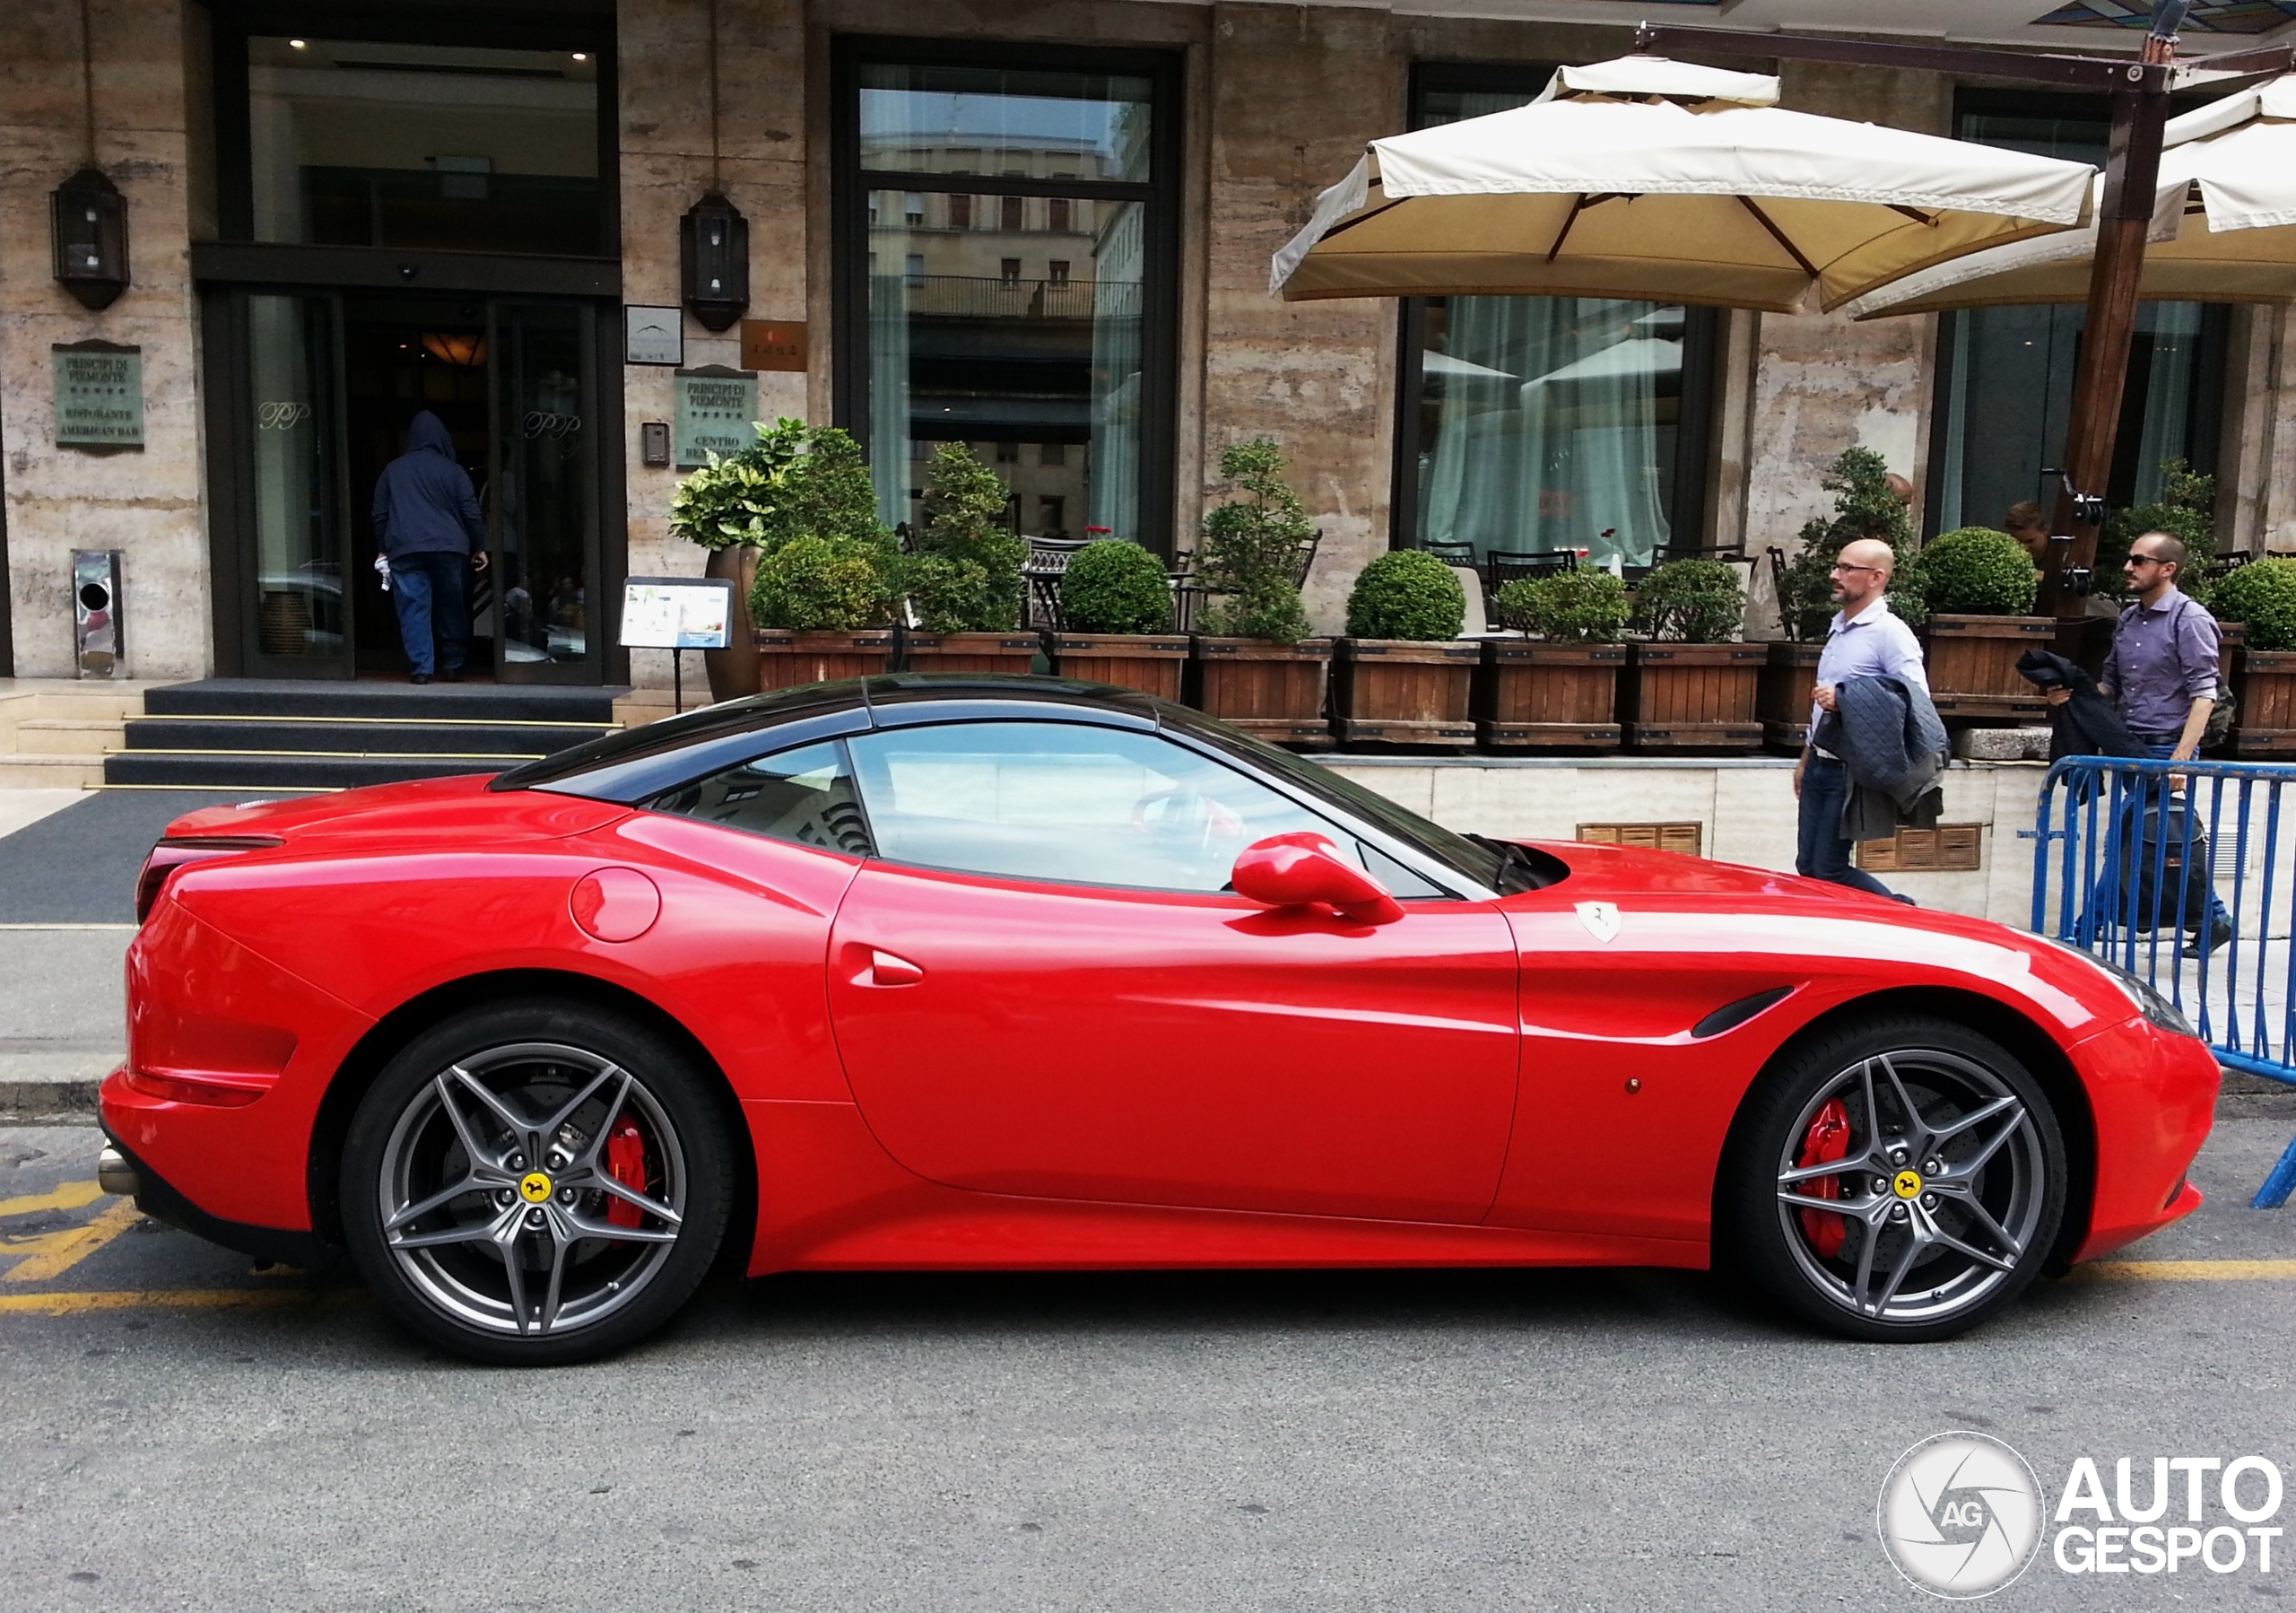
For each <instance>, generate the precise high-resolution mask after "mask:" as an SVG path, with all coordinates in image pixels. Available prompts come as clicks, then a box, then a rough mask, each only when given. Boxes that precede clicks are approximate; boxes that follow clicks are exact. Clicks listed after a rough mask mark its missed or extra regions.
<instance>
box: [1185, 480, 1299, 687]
mask: <svg viewBox="0 0 2296 1613" xmlns="http://www.w3.org/2000/svg"><path fill="white" fill-rule="evenodd" d="M1220 474H1221V475H1223V476H1225V477H1226V478H1227V479H1228V480H1230V481H1231V482H1233V483H1234V484H1236V485H1237V486H1238V487H1239V488H1240V489H1242V491H1243V493H1244V496H1243V497H1241V498H1239V499H1231V500H1230V501H1228V502H1226V503H1224V504H1222V505H1220V506H1219V507H1218V508H1216V509H1214V510H1209V511H1207V512H1206V513H1205V518H1204V541H1203V543H1202V544H1201V545H1199V547H1198V548H1197V551H1196V570H1197V573H1198V575H1199V576H1200V578H1201V579H1202V580H1203V583H1204V586H1205V590H1206V591H1207V592H1208V593H1210V594H1212V595H1213V596H1214V601H1213V605H1212V606H1210V607H1209V608H1208V609H1206V610H1205V613H1204V615H1203V619H1202V623H1201V625H1202V629H1203V631H1204V632H1206V633H1209V634H1211V635H1213V636H1214V637H1222V638H1230V637H1231V638H1239V639H1264V640H1266V641H1269V642H1271V643H1276V644H1293V643H1297V642H1298V641H1300V640H1301V639H1304V638H1306V637H1307V636H1308V612H1307V607H1306V606H1303V605H1301V604H1300V589H1299V585H1298V584H1297V583H1295V582H1293V581H1292V580H1291V572H1292V568H1293V567H1294V566H1296V565H1297V564H1298V563H1299V558H1300V549H1301V547H1302V546H1303V545H1306V543H1307V542H1308V540H1309V537H1311V536H1314V530H1315V529H1314V527H1311V526H1310V525H1309V521H1308V507H1307V506H1306V505H1305V504H1303V503H1301V502H1300V495H1299V494H1298V493H1294V492H1292V491H1291V486H1290V485H1289V484H1287V483H1286V482H1285V481H1284V480H1283V450H1282V449H1279V448H1277V447H1276V446H1275V444H1274V442H1272V441H1270V440H1267V439H1266V438H1264V437H1263V438H1257V439H1255V440H1252V441H1249V442H1238V443H1231V445H1229V446H1228V447H1227V448H1225V449H1222V450H1221V453H1220Z"/></svg>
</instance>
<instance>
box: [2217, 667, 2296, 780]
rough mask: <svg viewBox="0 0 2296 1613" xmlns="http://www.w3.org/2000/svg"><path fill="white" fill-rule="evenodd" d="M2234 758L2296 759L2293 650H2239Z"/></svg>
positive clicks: (2295, 689) (2233, 744)
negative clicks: (2267, 757) (2279, 757)
mask: <svg viewBox="0 0 2296 1613" xmlns="http://www.w3.org/2000/svg"><path fill="white" fill-rule="evenodd" d="M2235 659H2236V661H2237V662H2238V664H2239V672H2240V676H2239V684H2237V685H2236V688H2237V691H2238V699H2239V712H2238V714H2237V715H2236V717H2235V718H2234V727H2233V729H2232V742H2231V752H2232V754H2234V755H2235V756H2292V755H2296V650H2248V649H2242V650H2240V651H2239V654H2238V655H2237V657H2236V658H2235Z"/></svg>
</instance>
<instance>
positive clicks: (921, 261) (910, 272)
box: [903, 252, 925, 286]
mask: <svg viewBox="0 0 2296 1613" xmlns="http://www.w3.org/2000/svg"><path fill="white" fill-rule="evenodd" d="M903 262H904V263H906V264H907V266H908V267H907V268H906V269H905V270H904V272H903V278H905V279H906V280H907V281H908V282H909V284H910V285H911V286H921V285H923V284H924V283H925V254H924V253H922V252H911V253H909V256H908V257H906V258H905V259H903Z"/></svg>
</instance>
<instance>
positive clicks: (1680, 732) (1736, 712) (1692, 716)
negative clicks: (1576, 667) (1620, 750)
mask: <svg viewBox="0 0 2296 1613" xmlns="http://www.w3.org/2000/svg"><path fill="white" fill-rule="evenodd" d="M1769 662H1770V646H1769V645H1767V644H1636V645H1633V646H1631V653H1630V655H1629V656H1628V658H1627V676H1626V685H1625V689H1624V691H1623V693H1622V697H1621V699H1620V702H1619V715H1620V716H1621V717H1622V718H1624V719H1625V721H1626V742H1627V743H1628V744H1629V745H1648V746H1649V747H1651V748H1653V749H1665V750H1674V749H1681V748H1684V747H1688V746H1726V747H1730V748H1734V749H1749V748H1751V747H1752V746H1754V745H1760V744H1761V722H1759V721H1758V720H1757V719H1755V717H1754V697H1755V695H1756V694H1757V693H1759V692H1760V687H1761V670H1762V668H1763V667H1765V666H1767V665H1768V664H1769Z"/></svg>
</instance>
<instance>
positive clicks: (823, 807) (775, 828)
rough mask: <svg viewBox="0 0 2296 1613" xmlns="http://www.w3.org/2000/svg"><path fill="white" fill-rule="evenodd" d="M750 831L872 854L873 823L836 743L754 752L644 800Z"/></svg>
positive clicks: (666, 809) (855, 853) (659, 807)
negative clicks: (741, 760)
mask: <svg viewBox="0 0 2296 1613" xmlns="http://www.w3.org/2000/svg"><path fill="white" fill-rule="evenodd" d="M642 804H643V805H644V806H646V807H647V808H648V810H650V811H654V812H674V813H678V814H680V815H683V816H686V817H698V818H700V819H702V820H703V821H704V822H707V823H712V824H725V825H726V827H727V828H729V829H743V830H746V831H748V832H749V833H752V834H763V835H769V836H770V837H771V838H773V839H775V840H787V841H796V843H797V844H799V845H801V846H818V847H820V848H821V849H822V850H827V851H844V852H848V853H850V854H851V855H853V856H855V857H866V856H868V855H869V853H870V844H869V821H868V819H867V818H866V817H865V816H864V815H862V811H861V803H860V801H859V800H858V799H857V798H856V796H855V794H854V790H853V774H852V771H851V769H850V768H849V767H848V765H847V763H846V759H845V747H844V746H843V745H839V743H837V741H835V740H831V741H829V742H828V743H826V744H823V745H800V746H798V747H797V748H796V749H795V750H787V751H777V752H775V753H774V754H771V755H766V756H756V757H752V758H751V759H750V760H749V761H747V762H744V763H741V764H740V765H739V766H737V767H729V768H726V769H725V770H724V771H722V772H714V773H711V774H710V775H709V777H708V778H706V779H698V780H695V781H694V782H692V783H691V784H683V785H680V786H679V787H678V788H677V789H669V790H665V791H663V792H662V793H661V794H660V795H657V796H656V797H654V798H652V799H650V800H648V801H646V802H644V803H642Z"/></svg>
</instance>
